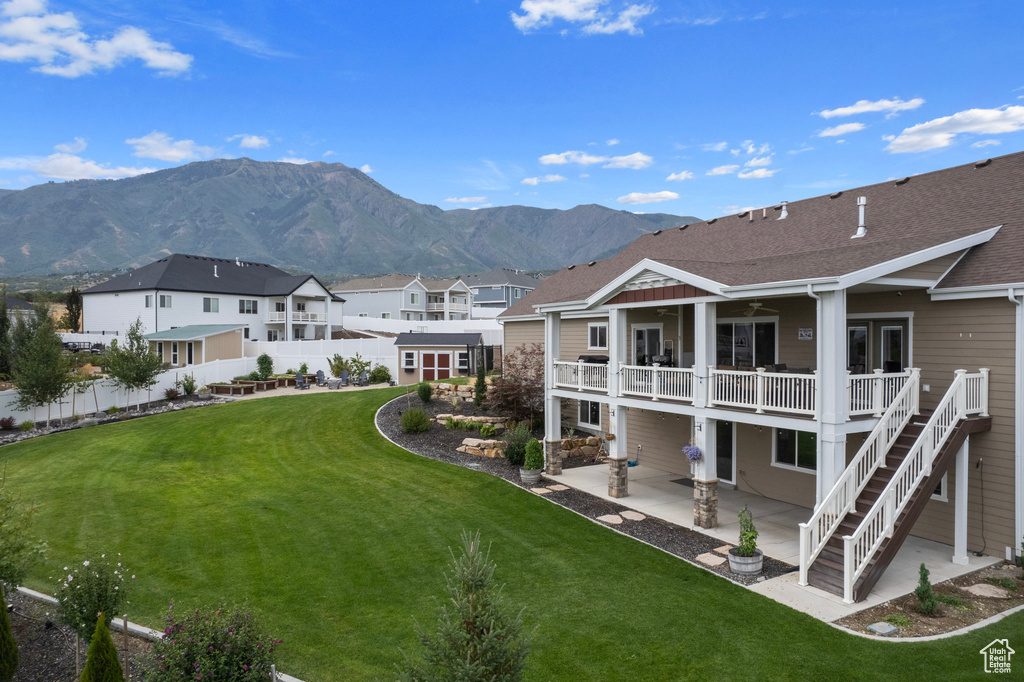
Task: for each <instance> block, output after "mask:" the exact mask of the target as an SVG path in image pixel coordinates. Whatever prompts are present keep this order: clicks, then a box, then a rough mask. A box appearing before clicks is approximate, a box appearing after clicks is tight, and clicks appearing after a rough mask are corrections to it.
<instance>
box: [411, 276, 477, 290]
mask: <svg viewBox="0 0 1024 682" xmlns="http://www.w3.org/2000/svg"><path fill="white" fill-rule="evenodd" d="M420 283H421V284H422V285H423V286H424V287H426V289H427V291H448V290H449V289H451V288H452V287H454V286H456V285H458V284H461V285H463V286H466V283H465V282H463V281H462V280H461V279H459V278H455V279H427V278H426V277H420ZM466 288H467V289H468V288H469V287H468V286H466Z"/></svg>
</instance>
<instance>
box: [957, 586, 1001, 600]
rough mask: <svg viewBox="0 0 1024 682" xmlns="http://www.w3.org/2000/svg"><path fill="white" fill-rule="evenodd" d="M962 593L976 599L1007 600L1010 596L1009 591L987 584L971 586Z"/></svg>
mask: <svg viewBox="0 0 1024 682" xmlns="http://www.w3.org/2000/svg"><path fill="white" fill-rule="evenodd" d="M964 591H965V592H970V593H971V594H973V595H974V596H976V597H988V598H989V599H1009V598H1010V596H1011V595H1010V591H1009V590H1008V589H1006V588H1005V587H999V586H998V585H990V584H988V583H978V584H976V585H971V586H970V587H965V588H964Z"/></svg>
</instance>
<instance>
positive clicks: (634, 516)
mask: <svg viewBox="0 0 1024 682" xmlns="http://www.w3.org/2000/svg"><path fill="white" fill-rule="evenodd" d="M620 514H621V516H622V518H624V519H629V520H630V521H643V520H644V519H646V518H647V517H646V516H644V515H643V514H641V513H640V512H638V511H633V510H628V511H624V512H620Z"/></svg>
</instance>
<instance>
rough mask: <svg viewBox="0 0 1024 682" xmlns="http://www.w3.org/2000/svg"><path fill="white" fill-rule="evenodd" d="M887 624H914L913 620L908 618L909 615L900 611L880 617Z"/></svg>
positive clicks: (899, 625)
mask: <svg viewBox="0 0 1024 682" xmlns="http://www.w3.org/2000/svg"><path fill="white" fill-rule="evenodd" d="M882 620H883V621H885V622H886V623H888V624H889V625H895V626H896V627H898V628H909V627H910V626H911V625H913V624H914V621H912V620H910V616H907V615H904V614H902V613H890V614H889V615H888V616H886V617H885V618H883V619H882Z"/></svg>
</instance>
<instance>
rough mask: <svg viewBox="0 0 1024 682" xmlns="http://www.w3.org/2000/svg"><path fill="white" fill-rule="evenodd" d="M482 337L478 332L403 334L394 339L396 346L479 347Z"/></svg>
mask: <svg viewBox="0 0 1024 682" xmlns="http://www.w3.org/2000/svg"><path fill="white" fill-rule="evenodd" d="M481 343H483V337H482V336H481V334H480V333H479V332H476V333H472V332H466V333H464V334H430V333H426V334H425V333H421V332H404V333H402V334H399V335H398V338H397V339H395V345H396V346H479V345H480V344H481Z"/></svg>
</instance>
